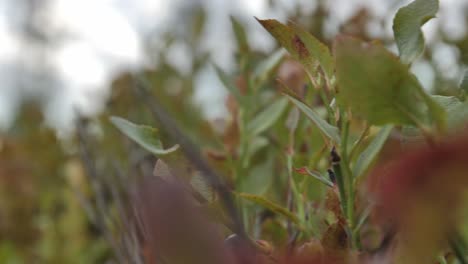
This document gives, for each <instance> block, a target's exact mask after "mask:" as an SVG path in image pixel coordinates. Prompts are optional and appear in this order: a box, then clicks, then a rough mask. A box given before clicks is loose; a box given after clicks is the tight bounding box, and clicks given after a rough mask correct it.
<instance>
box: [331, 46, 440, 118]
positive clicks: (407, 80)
mask: <svg viewBox="0 0 468 264" xmlns="http://www.w3.org/2000/svg"><path fill="white" fill-rule="evenodd" d="M334 50H335V56H336V65H337V68H336V74H337V82H338V90H337V99H338V102H339V103H340V104H342V105H343V106H345V107H349V108H351V110H352V111H353V113H355V114H356V115H358V116H361V117H363V118H364V119H366V120H367V121H369V123H370V124H374V125H385V124H389V123H391V124H409V125H414V124H416V123H432V122H433V123H435V124H436V125H437V126H438V127H443V126H444V122H445V120H444V119H445V112H444V110H443V109H442V108H441V107H440V106H439V105H438V104H436V103H435V102H433V100H432V99H431V98H430V97H429V96H428V95H427V94H426V93H425V92H424V90H423V88H422V87H421V85H420V83H419V81H418V80H417V79H416V77H415V76H414V75H413V74H411V73H410V72H409V71H408V67H407V66H406V65H404V64H402V63H401V62H400V61H399V60H398V58H397V57H396V56H395V55H393V54H392V53H390V52H389V51H388V50H386V49H385V47H383V46H382V45H380V44H372V43H364V42H362V41H360V40H358V39H354V38H351V37H339V38H337V40H336V41H335V45H334Z"/></svg>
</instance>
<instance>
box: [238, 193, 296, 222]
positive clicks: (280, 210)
mask: <svg viewBox="0 0 468 264" xmlns="http://www.w3.org/2000/svg"><path fill="white" fill-rule="evenodd" d="M237 195H238V196H239V197H242V198H244V199H246V200H248V201H251V202H253V203H256V204H258V205H260V206H263V207H265V208H267V209H269V210H270V211H272V212H274V213H276V214H279V215H282V216H284V217H286V218H287V219H289V220H291V221H292V222H294V223H296V224H298V223H299V219H298V218H297V216H296V215H294V214H293V213H291V212H290V211H289V210H288V209H286V208H284V207H282V206H281V205H278V204H276V203H274V202H272V201H270V200H268V199H266V198H264V197H262V196H258V195H253V194H248V193H237Z"/></svg>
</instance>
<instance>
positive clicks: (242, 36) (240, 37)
mask: <svg viewBox="0 0 468 264" xmlns="http://www.w3.org/2000/svg"><path fill="white" fill-rule="evenodd" d="M231 25H232V29H233V30H234V35H235V36H236V41H237V48H238V50H239V51H240V52H242V53H247V52H249V49H250V48H249V42H248V41H247V34H246V32H245V29H244V26H243V25H242V24H241V23H240V22H239V21H237V19H236V18H234V17H233V16H231Z"/></svg>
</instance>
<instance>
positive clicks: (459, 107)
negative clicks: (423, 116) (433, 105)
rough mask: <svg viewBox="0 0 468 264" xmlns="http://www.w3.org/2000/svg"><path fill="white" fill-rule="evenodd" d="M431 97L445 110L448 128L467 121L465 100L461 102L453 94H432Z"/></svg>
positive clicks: (466, 103)
mask: <svg viewBox="0 0 468 264" xmlns="http://www.w3.org/2000/svg"><path fill="white" fill-rule="evenodd" d="M431 97H432V99H433V100H434V101H435V102H437V103H438V104H439V105H440V106H441V107H442V108H444V109H445V111H446V112H447V123H448V126H449V128H450V129H457V128H460V127H462V125H464V124H466V123H467V121H468V102H467V101H463V102H462V101H460V99H458V98H457V97H455V96H442V95H432V96H431Z"/></svg>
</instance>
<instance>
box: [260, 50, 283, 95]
mask: <svg viewBox="0 0 468 264" xmlns="http://www.w3.org/2000/svg"><path fill="white" fill-rule="evenodd" d="M284 54H285V52H284V50H283V49H280V50H278V51H276V52H274V53H273V54H271V55H270V56H268V58H266V60H264V61H262V62H261V63H260V64H259V65H258V66H257V67H256V68H255V70H254V73H253V82H254V83H255V86H260V85H262V84H263V83H265V82H266V81H267V80H269V79H271V75H272V74H273V72H274V71H275V69H276V68H277V67H278V66H279V65H280V63H281V62H282V61H283V58H284Z"/></svg>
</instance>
